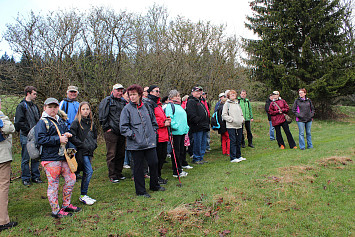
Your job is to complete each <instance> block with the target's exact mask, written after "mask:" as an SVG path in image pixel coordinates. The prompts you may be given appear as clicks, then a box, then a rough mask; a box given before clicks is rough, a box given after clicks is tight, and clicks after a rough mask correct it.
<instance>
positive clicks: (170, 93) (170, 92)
mask: <svg viewBox="0 0 355 237" xmlns="http://www.w3.org/2000/svg"><path fill="white" fill-rule="evenodd" d="M178 95H180V93H179V92H178V91H177V90H171V91H169V99H171V98H174V97H176V96H178Z"/></svg>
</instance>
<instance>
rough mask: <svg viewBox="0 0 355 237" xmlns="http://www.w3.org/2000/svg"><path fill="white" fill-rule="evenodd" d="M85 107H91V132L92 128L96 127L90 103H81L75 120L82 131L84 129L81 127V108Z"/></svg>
mask: <svg viewBox="0 0 355 237" xmlns="http://www.w3.org/2000/svg"><path fill="white" fill-rule="evenodd" d="M83 105H88V106H89V109H90V114H89V118H90V122H91V126H90V130H91V131H92V128H93V126H94V121H93V119H92V110H91V106H90V104H89V102H86V101H83V102H81V103H80V104H79V109H78V112H77V113H76V115H75V119H78V121H79V125H80V127H81V128H82V129H84V128H83V126H81V118H82V116H81V107H83Z"/></svg>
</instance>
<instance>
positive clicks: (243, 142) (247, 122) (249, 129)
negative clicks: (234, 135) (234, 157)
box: [242, 121, 253, 145]
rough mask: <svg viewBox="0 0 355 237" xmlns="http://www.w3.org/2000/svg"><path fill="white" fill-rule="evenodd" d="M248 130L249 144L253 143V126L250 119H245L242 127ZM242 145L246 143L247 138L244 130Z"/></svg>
mask: <svg viewBox="0 0 355 237" xmlns="http://www.w3.org/2000/svg"><path fill="white" fill-rule="evenodd" d="M244 127H245V129H246V130H247V138H248V144H249V145H250V144H253V134H251V126H250V121H245V123H244V124H243V126H242V129H244ZM242 145H245V140H244V133H243V132H242Z"/></svg>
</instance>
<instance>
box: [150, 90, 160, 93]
mask: <svg viewBox="0 0 355 237" xmlns="http://www.w3.org/2000/svg"><path fill="white" fill-rule="evenodd" d="M152 91H154V92H155V93H160V91H159V90H152Z"/></svg>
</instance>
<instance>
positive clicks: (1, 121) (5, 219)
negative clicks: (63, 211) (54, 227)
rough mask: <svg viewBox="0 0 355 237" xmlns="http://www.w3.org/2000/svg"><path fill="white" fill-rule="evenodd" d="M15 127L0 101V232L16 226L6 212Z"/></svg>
mask: <svg viewBox="0 0 355 237" xmlns="http://www.w3.org/2000/svg"><path fill="white" fill-rule="evenodd" d="M14 132H15V127H14V125H13V124H12V123H11V121H10V119H9V117H7V116H5V115H4V113H3V112H2V111H1V99H0V231H2V230H6V229H9V228H12V227H14V226H17V222H14V221H10V218H9V212H8V203H9V202H8V201H9V188H10V178H11V177H10V175H11V162H12V134H13V133H14Z"/></svg>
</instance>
